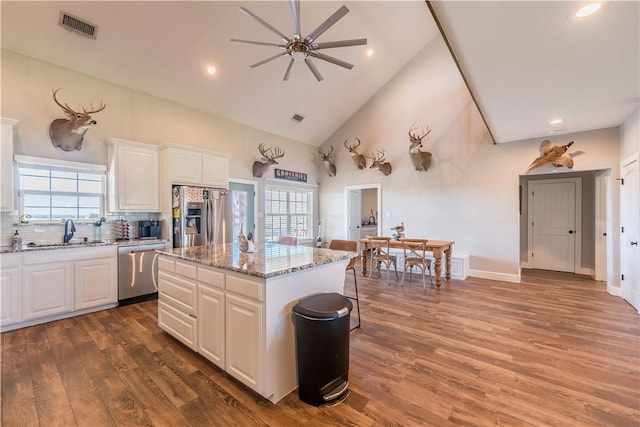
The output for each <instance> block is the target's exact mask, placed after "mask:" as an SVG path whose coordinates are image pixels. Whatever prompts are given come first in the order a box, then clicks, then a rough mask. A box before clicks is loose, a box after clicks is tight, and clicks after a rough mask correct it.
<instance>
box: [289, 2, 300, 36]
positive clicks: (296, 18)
mask: <svg viewBox="0 0 640 427" xmlns="http://www.w3.org/2000/svg"><path fill="white" fill-rule="evenodd" d="M289 9H291V22H292V23H293V38H294V39H296V40H300V39H301V38H302V36H301V35H300V0H289Z"/></svg>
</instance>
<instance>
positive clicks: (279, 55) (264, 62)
mask: <svg viewBox="0 0 640 427" xmlns="http://www.w3.org/2000/svg"><path fill="white" fill-rule="evenodd" d="M286 54H287V51H286V50H284V51H282V52H280V53H279V54H277V55H273V56H271V57H269V58H267V59H263V60H262V61H260V62H256V63H255V64H253V65H249V67H251V68H256V67H259V66H260V65H262V64H266V63H267V62H269V61H273V60H274V59H276V58H280V57H281V56H284V55H286Z"/></svg>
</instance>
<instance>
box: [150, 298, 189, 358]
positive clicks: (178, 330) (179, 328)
mask: <svg viewBox="0 0 640 427" xmlns="http://www.w3.org/2000/svg"><path fill="white" fill-rule="evenodd" d="M158 325H159V326H160V327H161V328H162V329H164V330H165V331H167V332H169V333H170V334H171V335H172V336H173V337H174V338H176V339H178V340H179V341H180V342H182V343H183V344H184V345H186V346H187V347H189V348H190V349H191V350H193V351H197V350H198V346H197V329H198V324H197V319H196V318H195V317H194V316H190V315H188V314H186V313H184V312H182V311H180V310H178V309H177V308H175V307H173V306H172V305H170V304H167V303H166V302H165V301H163V300H162V298H161V299H159V300H158Z"/></svg>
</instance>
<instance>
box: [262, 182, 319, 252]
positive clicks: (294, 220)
mask: <svg viewBox="0 0 640 427" xmlns="http://www.w3.org/2000/svg"><path fill="white" fill-rule="evenodd" d="M312 224H313V191H312V190H306V189H297V188H284V187H269V186H268V187H267V188H266V191H265V241H267V242H275V241H277V240H278V236H296V237H297V238H298V239H301V238H302V239H305V238H308V239H312V238H313V227H312Z"/></svg>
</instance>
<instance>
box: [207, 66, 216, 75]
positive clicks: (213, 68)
mask: <svg viewBox="0 0 640 427" xmlns="http://www.w3.org/2000/svg"><path fill="white" fill-rule="evenodd" d="M207 73H209V74H215V73H216V67H207Z"/></svg>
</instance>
